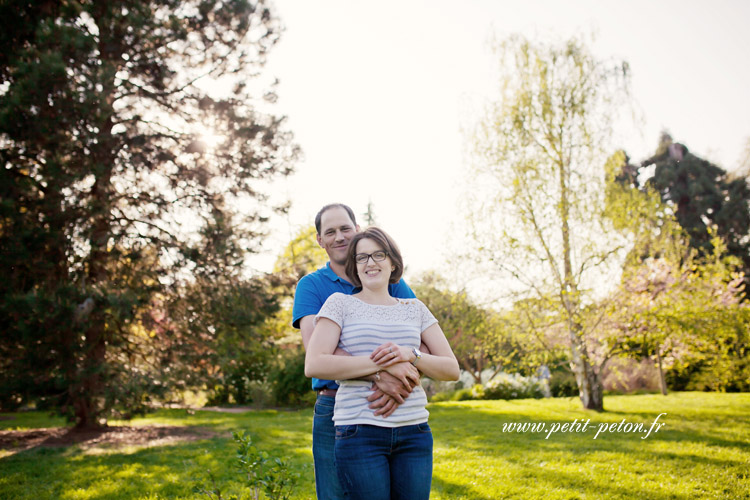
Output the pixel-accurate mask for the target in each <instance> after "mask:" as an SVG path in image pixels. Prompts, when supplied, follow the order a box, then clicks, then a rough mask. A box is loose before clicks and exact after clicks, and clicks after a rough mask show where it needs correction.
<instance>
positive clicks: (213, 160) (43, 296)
mask: <svg viewBox="0 0 750 500" xmlns="http://www.w3.org/2000/svg"><path fill="white" fill-rule="evenodd" d="M0 16H1V17H2V19H3V22H4V26H5V27H6V28H7V29H5V28H4V30H3V32H2V33H0V74H1V75H2V84H0V161H2V166H3V168H0V215H1V216H2V218H1V219H0V256H1V257H0V258H2V260H3V265H2V266H0V269H2V271H1V272H2V275H1V276H0V294H1V295H2V298H1V302H2V305H0V330H2V331H3V336H2V339H1V340H0V404H3V405H4V406H10V405H19V404H23V403H26V402H31V401H36V402H37V403H39V404H49V405H52V406H55V407H57V408H60V409H62V410H63V412H65V413H66V414H68V415H70V416H71V417H74V418H75V420H76V423H77V425H78V426H80V427H91V426H97V425H100V424H101V423H102V422H103V419H104V418H105V417H106V416H107V415H109V414H111V411H112V410H113V409H116V408H120V409H121V410H122V411H124V412H125V413H128V410H127V409H128V408H131V407H138V405H142V404H143V402H144V400H145V399H146V398H147V394H148V392H149V391H152V390H157V389H158V388H159V387H162V388H163V386H164V383H163V378H164V377H168V376H169V372H170V369H171V368H173V367H172V366H171V365H170V363H172V362H176V359H177V357H178V356H176V353H174V352H170V349H168V348H166V347H164V346H170V345H171V346H174V345H177V344H179V345H181V346H188V345H195V343H194V342H192V341H185V342H178V343H175V342H172V341H167V340H165V339H162V338H161V337H162V336H170V335H171V336H172V337H175V336H184V335H191V334H192V333H191V332H190V331H184V330H183V331H180V332H177V330H175V328H176V325H179V324H180V321H179V318H174V317H172V318H165V317H164V314H165V309H164V307H165V306H163V304H165V303H168V302H169V301H170V300H171V299H170V297H174V296H175V294H176V293H177V292H179V291H184V290H185V289H189V288H190V289H192V288H194V287H196V286H198V287H200V288H201V290H202V292H201V293H200V294H199V295H200V296H202V297H206V296H209V297H211V296H214V297H217V296H221V293H223V292H225V291H227V290H229V289H230V288H231V286H232V283H236V282H238V280H241V277H242V271H243V267H242V265H243V259H244V257H245V254H246V253H247V252H249V251H250V252H252V251H256V250H257V249H258V248H259V244H260V241H261V239H262V235H263V231H264V223H265V221H266V220H267V217H268V216H269V214H270V213H271V208H270V207H268V206H267V198H266V196H265V195H264V194H263V186H264V185H267V184H264V183H267V182H268V181H270V180H272V179H274V178H276V177H279V176H284V175H288V174H289V173H291V171H292V163H293V161H294V159H295V156H296V154H297V151H296V148H295V147H294V145H293V144H292V143H291V136H290V134H289V133H288V132H286V131H285V130H284V127H283V118H280V117H276V116H274V115H272V114H269V112H268V108H269V106H270V104H271V103H272V101H273V100H274V98H275V96H274V94H273V92H269V91H267V90H266V89H268V88H269V86H268V85H266V84H264V83H263V81H262V78H261V77H260V76H261V72H260V70H261V68H262V66H263V63H264V61H265V57H266V54H267V52H268V51H269V49H271V48H272V47H273V45H274V44H275V43H276V41H277V40H278V37H279V34H280V31H281V28H280V25H279V21H278V19H277V18H276V17H275V16H274V15H273V13H272V11H271V10H270V8H269V7H268V6H267V5H266V3H265V2H263V1H262V0H259V1H250V0H225V1H218V0H187V1H184V0H180V1H177V0H154V1H134V0H122V1H108V2H100V1H94V0H80V1H63V2H50V1H43V0H40V1H21V0H9V1H6V2H3V3H2V4H1V5H0ZM212 142H219V143H220V144H218V145H214V144H212ZM239 207H243V208H242V209H240V208H239ZM249 289H250V290H254V289H255V288H253V287H249ZM250 299H253V298H249V299H248V300H250ZM257 299H258V300H260V302H261V303H265V302H267V301H266V299H265V298H263V297H258V298H257ZM253 300H254V299H253ZM264 301H265V302H264ZM250 302H252V300H250ZM199 306H200V304H194V305H193V306H191V307H187V310H189V311H190V314H192V315H195V314H198V315H200V311H201V309H200V307H199ZM258 310H259V311H261V310H262V308H260V309H258ZM186 314H187V313H186ZM186 322H187V320H186ZM209 326H210V325H209ZM178 333H179V335H178ZM201 333H202V334H204V335H209V336H210V333H211V332H201ZM160 340H161V341H162V348H160V349H154V348H153V346H154V343H156V342H158V341H160ZM172 340H174V338H172Z"/></svg>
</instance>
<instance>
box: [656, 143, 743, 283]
mask: <svg viewBox="0 0 750 500" xmlns="http://www.w3.org/2000/svg"><path fill="white" fill-rule="evenodd" d="M650 165H654V167H655V168H654V175H653V177H650V178H649V179H648V181H647V183H648V185H649V186H650V187H652V188H653V189H655V190H656V191H657V192H658V193H659V194H660V195H661V198H662V201H663V202H664V203H665V204H667V205H668V206H670V207H671V208H672V210H673V211H674V215H675V217H676V218H677V221H678V222H679V224H680V226H682V228H683V229H684V230H685V232H686V233H687V235H688V236H689V238H690V246H691V247H693V248H695V249H696V250H698V252H699V253H700V255H709V254H711V253H712V252H713V250H714V245H713V243H712V239H713V238H714V236H719V237H720V238H722V239H723V240H724V241H725V243H726V246H727V252H728V253H729V254H730V255H734V256H735V257H737V258H739V259H741V260H742V262H743V269H744V272H745V275H746V276H750V237H748V236H749V235H750V188H749V187H748V184H747V181H746V180H745V179H744V178H741V177H739V178H734V179H732V178H730V176H729V175H728V174H727V172H726V171H725V170H724V169H722V168H720V167H718V166H716V165H714V164H713V163H711V162H709V161H707V160H704V159H703V158H700V157H698V156H696V155H694V154H692V153H691V152H690V151H689V150H688V148H687V147H685V146H684V145H683V144H679V143H676V142H673V141H672V138H671V137H670V136H669V134H667V133H664V134H663V135H662V137H661V140H660V143H659V147H658V149H657V151H656V153H655V154H654V155H653V156H652V157H651V158H649V159H647V160H645V161H644V162H643V163H642V164H641V167H647V166H650Z"/></svg>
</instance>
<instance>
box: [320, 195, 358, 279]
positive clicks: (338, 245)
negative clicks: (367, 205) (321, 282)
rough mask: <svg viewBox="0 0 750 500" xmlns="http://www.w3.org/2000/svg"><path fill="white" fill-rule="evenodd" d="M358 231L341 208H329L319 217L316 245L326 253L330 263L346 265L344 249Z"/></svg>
mask: <svg viewBox="0 0 750 500" xmlns="http://www.w3.org/2000/svg"><path fill="white" fill-rule="evenodd" d="M357 231H359V226H355V225H354V222H352V220H351V219H350V218H349V214H348V213H346V210H344V209H343V208H341V207H333V208H329V209H328V210H326V211H325V212H323V215H322V216H321V217H320V234H319V235H318V244H319V245H320V246H321V247H322V248H323V250H325V251H326V253H327V254H328V258H329V259H330V261H331V262H335V263H336V264H340V265H342V266H343V265H344V264H346V249H347V248H348V247H349V241H351V239H352V237H353V236H354V235H355V234H356V232H357Z"/></svg>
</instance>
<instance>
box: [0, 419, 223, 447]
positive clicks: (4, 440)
mask: <svg viewBox="0 0 750 500" xmlns="http://www.w3.org/2000/svg"><path fill="white" fill-rule="evenodd" d="M217 435H218V433H217V432H214V431H212V430H209V429H205V428H202V427H177V426H155V425H149V426H142V427H105V428H103V429H99V430H78V429H71V428H66V427H54V428H50V429H33V430H29V431H0V450H9V451H11V452H13V453H17V452H19V451H24V450H28V449H31V448H36V447H48V448H59V447H66V446H73V445H79V446H80V447H81V448H83V449H84V450H87V449H93V448H104V447H106V448H121V447H124V446H132V445H136V446H163V445H166V444H173V443H178V442H184V441H197V440H199V439H210V438H213V437H215V436H217Z"/></svg>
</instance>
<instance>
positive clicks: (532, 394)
mask: <svg viewBox="0 0 750 500" xmlns="http://www.w3.org/2000/svg"><path fill="white" fill-rule="evenodd" d="M544 393H545V387H544V383H543V382H541V381H540V380H539V379H537V378H534V377H522V376H521V375H518V374H507V373H501V374H499V375H497V376H496V377H495V378H493V379H492V380H490V381H489V382H487V384H486V385H485V386H484V398H483V399H525V398H536V399H539V398H543V397H544Z"/></svg>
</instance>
